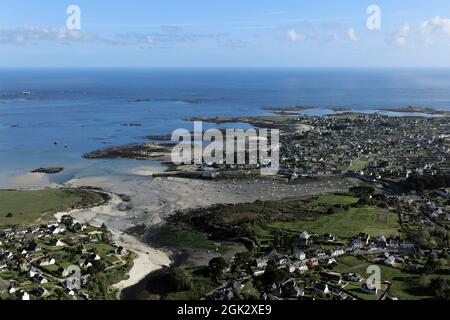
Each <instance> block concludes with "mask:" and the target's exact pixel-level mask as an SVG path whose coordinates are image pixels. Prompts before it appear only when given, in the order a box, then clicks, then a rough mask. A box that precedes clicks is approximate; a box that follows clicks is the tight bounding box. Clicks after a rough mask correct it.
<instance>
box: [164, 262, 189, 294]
mask: <svg viewBox="0 0 450 320" xmlns="http://www.w3.org/2000/svg"><path fill="white" fill-rule="evenodd" d="M167 280H168V285H169V288H171V289H172V291H175V292H179V291H188V290H191V289H192V279H191V277H190V276H189V275H188V273H187V272H186V270H185V269H184V268H175V269H174V270H172V271H171V272H169V273H168V274H167Z"/></svg>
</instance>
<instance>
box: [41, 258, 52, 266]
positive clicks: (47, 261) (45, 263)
mask: <svg viewBox="0 0 450 320" xmlns="http://www.w3.org/2000/svg"><path fill="white" fill-rule="evenodd" d="M54 264H56V260H55V259H54V258H48V259H44V260H42V261H41V263H39V266H41V267H46V266H52V265H54Z"/></svg>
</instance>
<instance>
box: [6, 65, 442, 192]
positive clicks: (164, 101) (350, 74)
mask: <svg viewBox="0 0 450 320" xmlns="http://www.w3.org/2000/svg"><path fill="white" fill-rule="evenodd" d="M23 92H30V93H31V95H20V94H21V93H23ZM136 99H142V100H145V102H141V103H136V102H130V101H134V100H136ZM188 101H189V102H191V103H188ZM192 102H195V103H192ZM290 105H314V106H319V107H320V108H321V109H320V110H314V111H307V112H306V113H315V114H317V113H319V114H321V113H330V112H331V111H330V108H331V107H335V106H343V107H349V108H351V109H352V110H355V111H363V112H373V111H374V110H376V109H377V108H380V107H392V106H408V105H414V106H424V107H434V108H439V109H447V110H450V69H442V70H404V69H403V70H394V69H391V70H363V69H358V70H339V69H329V70H326V69H298V70H275V69H272V70H244V69H228V70H219V69H217V70H194V69H183V70H182V69H176V70H175V69H172V70H168V69H166V70H163V69H141V70H137V69H133V70H128V69H120V70H101V69H98V70H97V69H89V70H81V69H77V70H68V69H65V70H55V69H53V70H25V69H18V70H13V69H9V70H6V69H4V70H0V187H5V185H6V181H7V179H8V178H9V177H11V176H14V175H18V174H22V173H26V172H28V171H30V170H33V169H36V168H37V167H48V166H62V167H65V168H66V171H65V174H62V175H57V176H55V178H54V179H60V180H65V179H69V178H71V177H72V176H80V175H96V174H106V173H108V171H110V170H116V169H117V168H127V167H131V166H136V165H138V164H137V163H136V162H134V161H120V160H116V161H109V160H83V159H82V158H81V156H82V154H84V153H85V152H89V151H92V150H95V149H98V148H105V147H108V146H112V145H120V144H126V143H135V142H142V141H144V139H143V136H145V135H148V134H166V133H170V132H171V131H172V130H173V129H176V128H187V129H192V124H191V123H187V122H185V121H184V119H186V118H188V117H192V116H208V117H211V116H244V115H256V114H264V112H263V111H262V110H261V108H262V107H266V106H290ZM130 123H134V124H140V125H141V126H136V127H135V126H123V125H124V124H130ZM227 126H230V125H227ZM55 140H57V141H58V142H59V144H58V145H54V144H53V142H54V141H55ZM64 145H67V147H68V148H64ZM140 164H142V163H140Z"/></svg>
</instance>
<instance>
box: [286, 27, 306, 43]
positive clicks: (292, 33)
mask: <svg viewBox="0 0 450 320" xmlns="http://www.w3.org/2000/svg"><path fill="white" fill-rule="evenodd" d="M288 37H289V39H290V40H291V41H292V42H302V41H304V40H305V38H304V37H303V36H302V35H301V34H300V33H298V32H297V31H296V30H294V29H289V30H288Z"/></svg>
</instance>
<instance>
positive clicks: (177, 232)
mask: <svg viewBox="0 0 450 320" xmlns="http://www.w3.org/2000/svg"><path fill="white" fill-rule="evenodd" d="M155 240H156V241H157V242H158V243H159V244H161V245H164V246H169V247H180V248H189V249H206V250H216V249H217V248H218V245H217V244H215V243H214V242H213V241H210V240H208V238H207V237H206V235H205V234H203V233H201V232H198V231H195V230H193V229H189V228H187V227H184V226H180V225H167V226H164V227H163V228H162V229H161V230H159V231H158V233H157V234H156V235H155Z"/></svg>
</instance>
